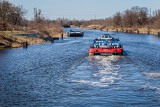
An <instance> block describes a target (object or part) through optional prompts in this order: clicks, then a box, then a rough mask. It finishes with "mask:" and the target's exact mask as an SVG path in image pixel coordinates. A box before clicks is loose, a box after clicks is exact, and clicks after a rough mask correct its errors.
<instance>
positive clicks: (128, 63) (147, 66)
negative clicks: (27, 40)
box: [0, 29, 160, 107]
mask: <svg viewBox="0 0 160 107" xmlns="http://www.w3.org/2000/svg"><path fill="white" fill-rule="evenodd" d="M65 30H66V31H69V30H70V29H65ZM101 33H105V32H101V31H99V30H84V34H85V35H84V37H83V38H65V39H64V40H63V41H62V40H59V41H55V43H46V44H39V45H32V46H29V48H28V49H23V48H18V49H9V50H4V51H0V79H1V81H0V94H1V97H0V106H2V107H10V106H14V107H33V106H37V107H106V106H114V107H117V106H118V107H119V106H122V107H123V106H133V107H135V106H136V107H139V106H144V107H152V106H153V107H159V106H160V84H159V81H160V51H159V49H160V38H156V37H154V36H152V35H137V34H127V33H116V35H115V36H117V37H119V38H120V40H121V42H122V44H123V47H124V50H125V53H126V55H125V56H88V55H87V51H88V49H89V45H90V44H91V43H92V41H93V39H94V38H96V37H97V36H99V35H100V34H101ZM109 33H112V32H109Z"/></svg>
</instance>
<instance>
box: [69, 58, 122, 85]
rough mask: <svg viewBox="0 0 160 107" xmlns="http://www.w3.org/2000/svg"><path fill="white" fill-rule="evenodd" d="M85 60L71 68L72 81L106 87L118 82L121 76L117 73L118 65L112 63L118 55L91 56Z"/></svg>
mask: <svg viewBox="0 0 160 107" xmlns="http://www.w3.org/2000/svg"><path fill="white" fill-rule="evenodd" d="M86 60H88V61H84V63H82V64H81V65H79V66H77V67H76V68H75V69H72V70H73V71H74V72H73V74H72V77H71V78H72V79H71V80H72V82H74V83H80V84H87V85H91V86H98V87H107V86H109V85H112V84H116V83H118V82H119V81H120V79H121V78H122V76H121V75H120V74H119V68H120V66H119V65H118V64H116V63H114V62H116V61H117V60H119V57H118V56H107V57H106V56H105V57H104V56H93V57H88V58H86ZM113 63H114V64H113Z"/></svg>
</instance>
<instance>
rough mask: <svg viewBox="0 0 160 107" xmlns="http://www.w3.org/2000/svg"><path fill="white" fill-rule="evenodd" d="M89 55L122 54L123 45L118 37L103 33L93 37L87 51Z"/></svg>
mask: <svg viewBox="0 0 160 107" xmlns="http://www.w3.org/2000/svg"><path fill="white" fill-rule="evenodd" d="M88 53H89V55H123V47H122V45H121V44H120V42H119V39H115V38H113V37H112V36H111V35H110V34H104V35H102V36H101V37H99V38H98V39H95V40H94V42H93V44H92V46H91V47H90V49H89V51H88Z"/></svg>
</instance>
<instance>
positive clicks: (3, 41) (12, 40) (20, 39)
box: [0, 31, 66, 50]
mask: <svg viewBox="0 0 160 107" xmlns="http://www.w3.org/2000/svg"><path fill="white" fill-rule="evenodd" d="M62 33H63V32H55V33H54V32H53V31H52V32H51V31H47V32H38V31H0V50H2V49H6V48H19V47H22V46H23V43H24V42H27V43H28V45H33V44H41V43H45V42H50V41H52V40H53V39H54V38H57V39H59V38H60V37H61V35H62ZM27 35H29V36H27ZM30 35H31V36H30ZM32 35H37V36H32ZM63 36H64V37H65V36H66V34H65V33H63ZM48 38H49V39H48ZM50 38H51V39H50Z"/></svg>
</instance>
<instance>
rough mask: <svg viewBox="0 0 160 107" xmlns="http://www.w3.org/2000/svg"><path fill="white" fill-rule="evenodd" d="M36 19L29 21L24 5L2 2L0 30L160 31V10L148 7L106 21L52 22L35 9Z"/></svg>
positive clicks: (63, 20)
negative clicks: (92, 28)
mask: <svg viewBox="0 0 160 107" xmlns="http://www.w3.org/2000/svg"><path fill="white" fill-rule="evenodd" d="M33 12H34V19H33V20H27V19H25V17H24V16H25V15H26V13H27V10H26V9H24V8H23V6H22V5H18V6H16V5H14V4H12V3H10V2H9V1H7V0H0V30H11V29H12V28H15V29H16V28H17V27H19V26H20V27H19V28H21V27H22V26H26V27H30V28H31V29H40V28H42V26H48V27H49V26H52V27H53V26H56V27H55V28H57V29H58V28H60V27H62V26H67V25H75V26H89V25H102V26H107V27H110V26H112V27H122V28H123V27H127V28H131V27H134V28H139V27H145V28H146V27H147V28H156V29H160V10H154V11H151V9H148V8H146V7H139V6H134V7H131V8H130V9H127V10H125V11H124V12H117V13H115V14H114V15H113V16H112V17H108V18H105V19H91V20H76V19H74V20H69V19H67V18H57V19H56V20H50V19H47V18H45V17H44V16H43V14H42V10H41V9H37V8H34V9H33Z"/></svg>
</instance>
